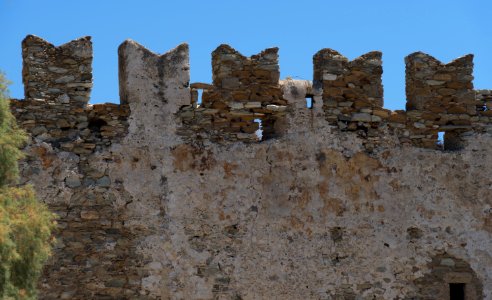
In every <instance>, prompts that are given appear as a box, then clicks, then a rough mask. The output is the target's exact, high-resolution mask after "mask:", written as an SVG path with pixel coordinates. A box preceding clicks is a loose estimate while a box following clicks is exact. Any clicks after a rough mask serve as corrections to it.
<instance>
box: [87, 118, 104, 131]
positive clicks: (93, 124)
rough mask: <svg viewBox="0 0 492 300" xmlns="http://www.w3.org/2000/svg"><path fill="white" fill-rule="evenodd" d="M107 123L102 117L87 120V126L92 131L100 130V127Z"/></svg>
mask: <svg viewBox="0 0 492 300" xmlns="http://www.w3.org/2000/svg"><path fill="white" fill-rule="evenodd" d="M106 125H108V123H106V121H104V120H103V119H90V120H89V125H87V127H88V128H89V129H90V130H91V131H92V132H98V133H99V132H101V127H103V126H106Z"/></svg>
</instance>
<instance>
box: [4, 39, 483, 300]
mask: <svg viewBox="0 0 492 300" xmlns="http://www.w3.org/2000/svg"><path fill="white" fill-rule="evenodd" d="M82 40H83V41H84V46H83V49H86V50H87V49H90V42H89V41H90V40H89V39H88V38H84V39H82ZM33 41H35V44H36V45H49V47H45V48H43V47H41V46H39V48H36V47H38V46H33V45H34V44H33V43H34V42H33ZM77 43H78V42H77V41H74V42H70V43H68V44H66V45H72V44H73V45H78V44H77ZM66 45H62V46H60V47H55V46H53V45H51V44H49V43H47V42H46V41H43V40H42V39H40V38H37V37H33V36H28V37H27V38H26V40H25V41H24V43H23V53H31V52H32V51H41V52H40V54H37V55H38V56H39V57H44V58H43V60H33V59H32V57H30V56H24V70H31V72H34V73H32V74H43V73H46V74H48V71H50V67H51V69H53V66H55V67H56V68H64V69H67V67H64V66H63V65H60V64H58V62H60V61H61V62H62V63H63V61H64V60H66V59H67V58H70V57H75V58H73V60H74V61H76V62H77V64H80V65H84V66H85V65H86V64H87V62H88V61H84V62H82V61H81V60H79V58H78V57H79V55H80V52H79V51H81V50H80V49H81V48H79V47H67V46H66ZM36 49H38V50H36ZM42 49H45V50H42ZM277 51H278V49H276V48H272V49H267V50H265V51H263V52H261V53H260V54H258V55H253V56H252V57H245V56H243V55H241V54H240V53H238V52H237V51H236V50H234V49H232V48H231V47H229V46H226V45H221V46H219V47H218V48H217V49H216V50H215V51H214V52H213V54H212V69H213V83H212V84H205V83H191V84H190V82H189V81H190V65H189V53H188V46H187V45H186V44H182V45H179V46H178V47H176V48H175V49H172V50H170V51H169V52H167V53H164V54H162V55H159V54H156V53H153V52H151V51H149V50H147V49H146V48H144V47H143V46H141V45H139V44H138V43H136V42H134V41H131V40H128V41H125V42H124V43H123V44H122V45H121V46H120V47H119V49H118V55H119V78H120V99H121V103H120V104H97V105H90V104H88V103H87V100H88V98H89V92H90V90H89V89H87V90H82V88H81V87H80V86H77V88H76V89H75V90H74V89H73V88H74V86H73V85H69V83H63V84H62V83H59V82H58V83H57V82H56V80H57V78H58V77H56V76H58V75H56V76H55V75H53V77H51V75H50V76H46V77H41V76H39V77H36V76H38V75H29V76H27V75H25V76H27V77H25V79H24V82H25V83H26V85H27V86H29V84H30V83H31V86H36V88H35V89H32V90H28V88H27V87H26V91H27V95H26V99H24V100H14V101H12V111H13V112H14V114H15V116H16V117H17V119H18V122H19V124H20V125H21V126H22V127H23V128H25V129H26V130H27V132H28V133H29V134H30V137H31V138H30V142H29V143H28V144H27V145H26V147H25V149H24V150H25V153H26V158H25V159H24V160H23V161H22V162H21V174H22V183H30V184H33V185H34V187H35V188H36V191H37V193H38V196H39V198H40V199H41V201H43V202H45V203H47V205H48V206H49V207H50V208H51V209H52V210H53V211H55V212H56V213H57V214H58V215H59V228H58V231H57V233H56V237H57V245H56V248H55V253H54V256H53V257H52V258H51V260H50V261H49V263H48V264H47V266H46V268H45V271H44V274H43V277H42V279H41V281H40V289H41V298H42V299H275V298H279V299H301V298H303V299H408V300H409V299H449V297H450V292H451V289H452V287H451V286H455V287H456V286H457V287H458V288H463V290H464V291H465V293H466V298H465V299H467V300H470V299H482V298H483V299H492V252H491V250H490V249H492V202H491V200H490V199H492V194H491V189H490V186H492V171H491V170H492V169H491V168H490V167H489V166H491V165H492V157H491V156H490V155H489V152H490V148H491V147H492V136H491V135H492V127H491V125H490V123H491V121H492V120H491V119H490V113H489V112H490V110H489V108H490V107H491V105H490V104H491V103H492V93H491V92H490V91H489V90H480V91H474V90H473V87H472V85H471V79H472V78H471V68H472V62H471V58H472V57H471V56H466V57H465V58H461V59H458V60H456V61H454V62H451V63H450V64H447V65H444V64H442V63H439V62H438V61H437V60H435V59H433V58H430V57H429V56H427V55H424V54H421V53H416V54H412V55H410V56H409V57H407V59H406V61H407V97H408V110H407V111H390V110H387V109H384V108H383V107H382V104H383V98H382V85H381V73H382V64H381V54H380V53H379V52H371V53H368V54H366V55H363V56H362V57H360V58H358V59H355V60H354V61H352V62H349V61H348V59H346V58H344V57H343V56H341V55H340V54H339V53H337V52H336V51H334V50H330V49H324V50H321V51H320V52H318V53H317V54H316V55H315V56H314V81H313V83H311V82H310V81H301V80H292V79H286V80H279V66H278V54H277ZM45 52H46V53H48V52H49V53H51V54H49V56H46V55H47V54H46V53H45ZM53 53H54V54H53ZM83 53H84V57H85V59H89V58H90V57H92V53H91V52H90V50H87V51H85V50H84V51H83ZM33 57H34V56H33ZM46 57H49V59H47V58H46ZM74 66H75V64H74ZM34 70H35V71H34ZM77 70H78V71H77ZM88 70H89V71H88ZM87 72H89V73H87ZM55 73H56V72H55ZM25 74H27V73H25ZM49 74H51V73H49ZM56 74H57V73H56ZM67 74H70V75H69V76H71V78H72V77H73V82H72V83H75V82H77V83H79V82H82V78H85V79H84V80H88V81H87V82H85V83H86V84H88V83H90V80H91V79H90V78H91V75H90V65H89V66H88V67H87V66H86V67H82V68H75V67H74V68H72V69H70V71H67ZM63 76H65V75H63ZM41 78H45V79H46V81H43V82H44V83H42V84H40V82H41V81H42V80H41ZM79 80H80V81H79ZM435 81H438V82H437V83H436V82H435ZM32 83H36V84H32ZM38 83H39V84H38ZM52 85H53V86H55V89H57V94H56V95H58V96H56V97H55V96H51V94H50V92H49V91H51V92H52V91H53V90H50V89H53V87H52ZM87 86H88V85H87ZM442 89H445V90H442ZM198 90H203V96H202V99H201V102H200V101H199V100H198V96H197V95H198V93H197V92H198ZM451 90H453V91H451ZM31 91H32V92H33V93H32V94H31ZM79 93H80V94H79ZM81 93H85V94H84V98H83V99H82V98H77V99H79V100H77V99H75V95H79V96H82V95H81ZM65 94H66V95H67V97H68V98H69V99H70V100H69V101H59V96H60V95H65ZM306 98H310V99H312V106H311V107H307V106H306ZM82 100H84V101H82ZM439 103H441V105H440V106H442V107H443V108H444V109H443V110H441V111H435V109H434V107H437V106H439V105H438V104H439ZM433 110H434V111H433ZM259 123H261V127H260V125H259ZM255 124H257V125H255ZM258 129H262V130H263V132H262V136H261V137H260V136H259V134H258V133H257V130H258ZM438 132H445V141H444V146H442V145H440V144H439V143H437V133H438Z"/></svg>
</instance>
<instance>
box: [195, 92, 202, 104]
mask: <svg viewBox="0 0 492 300" xmlns="http://www.w3.org/2000/svg"><path fill="white" fill-rule="evenodd" d="M197 92H198V99H197V100H196V103H197V104H198V105H202V94H203V90H202V89H198V90H197Z"/></svg>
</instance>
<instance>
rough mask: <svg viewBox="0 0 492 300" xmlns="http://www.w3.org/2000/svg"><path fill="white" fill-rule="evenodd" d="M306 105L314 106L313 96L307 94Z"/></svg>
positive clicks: (308, 106)
mask: <svg viewBox="0 0 492 300" xmlns="http://www.w3.org/2000/svg"><path fill="white" fill-rule="evenodd" d="M306 107H307V108H310V109H311V108H313V96H309V95H306Z"/></svg>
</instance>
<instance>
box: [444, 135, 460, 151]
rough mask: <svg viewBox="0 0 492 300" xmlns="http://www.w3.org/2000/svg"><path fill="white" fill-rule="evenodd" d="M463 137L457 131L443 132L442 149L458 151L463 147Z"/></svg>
mask: <svg viewBox="0 0 492 300" xmlns="http://www.w3.org/2000/svg"><path fill="white" fill-rule="evenodd" d="M463 146H464V145H463V139H462V138H461V134H460V132H458V131H446V133H445V134H444V150H447V151H458V150H461V149H463Z"/></svg>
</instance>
